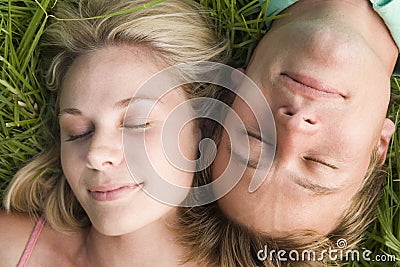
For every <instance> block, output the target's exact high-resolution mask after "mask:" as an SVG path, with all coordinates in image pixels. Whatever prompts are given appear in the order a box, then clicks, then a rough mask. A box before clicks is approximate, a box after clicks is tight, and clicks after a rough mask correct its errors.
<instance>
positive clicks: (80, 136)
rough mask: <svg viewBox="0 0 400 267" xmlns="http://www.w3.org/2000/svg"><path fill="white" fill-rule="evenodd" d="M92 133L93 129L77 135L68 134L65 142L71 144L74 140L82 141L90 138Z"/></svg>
mask: <svg viewBox="0 0 400 267" xmlns="http://www.w3.org/2000/svg"><path fill="white" fill-rule="evenodd" d="M93 133H94V129H92V130H89V131H85V132H82V133H78V134H69V135H68V138H67V139H66V140H65V141H66V142H72V141H75V140H84V139H86V138H88V137H90V136H91V135H92V134H93Z"/></svg>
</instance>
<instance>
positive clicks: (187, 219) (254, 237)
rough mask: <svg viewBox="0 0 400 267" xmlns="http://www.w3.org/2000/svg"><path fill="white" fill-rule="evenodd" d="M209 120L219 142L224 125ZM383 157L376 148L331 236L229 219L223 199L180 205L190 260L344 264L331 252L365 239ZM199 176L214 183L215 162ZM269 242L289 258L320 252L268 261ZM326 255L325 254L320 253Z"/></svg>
mask: <svg viewBox="0 0 400 267" xmlns="http://www.w3.org/2000/svg"><path fill="white" fill-rule="evenodd" d="M226 99H229V98H226ZM230 101H232V99H231V100H230ZM228 104H230V103H228ZM208 123H209V127H210V128H211V129H214V132H212V133H210V136H207V137H209V138H211V139H213V140H214V141H215V143H217V144H218V143H219V142H220V135H221V131H222V128H221V127H220V126H219V125H216V124H215V123H213V122H211V121H209V122H208ZM380 160H381V159H380V157H379V155H378V152H377V149H376V148H375V149H374V150H373V151H372V154H371V159H370V163H369V167H368V170H367V173H366V174H365V176H364V180H363V183H362V185H361V186H360V188H359V190H358V191H357V193H356V194H355V195H354V196H353V198H352V199H351V201H350V203H349V205H348V208H347V209H346V210H345V211H344V213H343V215H342V217H341V219H340V221H339V223H338V224H337V226H336V228H335V229H333V230H332V231H331V232H330V233H328V234H327V235H319V234H317V233H315V232H313V231H303V232H298V233H295V234H292V235H290V236H283V237H279V238H272V237H270V236H268V235H266V234H263V233H260V232H255V231H253V230H251V229H249V228H246V227H245V226H243V225H241V224H239V223H236V222H234V221H232V220H231V219H229V218H227V217H226V216H225V215H224V214H223V212H222V211H221V210H220V209H219V207H218V204H217V202H213V203H211V204H208V205H204V206H198V207H192V208H180V209H179V219H180V220H179V222H178V223H177V224H176V226H175V227H176V231H178V233H179V243H180V244H181V245H182V246H183V247H185V248H186V249H187V251H188V253H187V255H186V258H185V260H186V261H195V262H202V263H205V264H207V266H224V267H236V266H242V267H247V266H327V265H335V266H336V265H339V264H340V262H341V260H340V259H337V260H332V259H330V258H329V257H328V254H327V253H326V252H327V251H329V250H335V249H340V248H342V247H340V245H342V244H340V243H339V242H341V241H340V240H343V239H344V240H345V242H346V248H345V249H354V248H356V246H357V244H358V243H359V242H360V241H361V240H362V237H363V232H364V231H365V229H366V228H367V226H368V225H369V224H370V223H371V222H372V220H373V219H374V218H375V215H376V214H375V210H376V207H377V205H378V201H379V198H380V195H381V193H382V183H383V181H384V178H385V172H384V171H383V168H382V166H381V163H380ZM196 175H197V177H196V178H195V179H194V181H195V182H196V183H197V184H196V185H195V186H201V185H204V184H207V183H209V182H211V177H212V176H211V166H210V167H208V168H207V169H205V170H204V171H203V172H201V173H197V174H196ZM338 245H339V246H338ZM265 247H267V248H268V251H271V250H274V251H275V252H278V251H279V250H282V251H285V252H286V255H285V257H286V258H288V253H289V252H290V251H296V252H298V253H299V254H300V255H301V254H302V252H303V251H305V252H307V251H312V252H314V253H315V255H317V257H316V258H314V259H313V258H311V260H308V258H305V260H302V258H300V260H299V261H297V259H296V260H295V261H291V260H290V259H289V258H288V260H287V261H279V257H278V255H277V253H275V254H274V255H273V257H272V258H270V257H269V255H268V257H267V259H266V260H265V261H261V260H259V259H258V255H257V253H258V251H260V250H263V249H264V248H265ZM323 251H325V253H324V252H323ZM321 255H324V257H322V258H320V256H321ZM343 255H345V254H343ZM311 256H312V255H311ZM307 257H308V255H307ZM350 259H351V258H350ZM343 260H346V259H343Z"/></svg>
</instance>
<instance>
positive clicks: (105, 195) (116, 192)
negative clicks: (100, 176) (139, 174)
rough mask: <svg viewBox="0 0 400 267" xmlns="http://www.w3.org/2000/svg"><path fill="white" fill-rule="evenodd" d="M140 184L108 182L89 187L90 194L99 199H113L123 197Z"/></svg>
mask: <svg viewBox="0 0 400 267" xmlns="http://www.w3.org/2000/svg"><path fill="white" fill-rule="evenodd" d="M141 186H142V183H140V184H133V183H129V184H107V185H99V186H93V187H90V188H89V189H88V191H89V192H90V195H91V196H92V197H93V198H94V199H95V200H97V201H111V200H116V199H119V198H122V197H124V196H126V195H127V194H129V193H132V192H134V191H136V190H137V189H138V188H139V187H141Z"/></svg>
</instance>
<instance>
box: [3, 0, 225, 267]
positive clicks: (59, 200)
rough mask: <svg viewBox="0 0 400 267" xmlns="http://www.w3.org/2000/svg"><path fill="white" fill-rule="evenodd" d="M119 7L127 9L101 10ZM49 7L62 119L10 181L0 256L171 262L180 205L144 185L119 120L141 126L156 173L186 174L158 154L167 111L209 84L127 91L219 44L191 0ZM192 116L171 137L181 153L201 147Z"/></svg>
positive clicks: (209, 91)
mask: <svg viewBox="0 0 400 267" xmlns="http://www.w3.org/2000/svg"><path fill="white" fill-rule="evenodd" d="M144 7H145V8H144ZM121 10H125V11H129V10H131V11H132V10H134V11H132V12H120V14H119V15H113V16H109V15H108V14H111V13H115V12H117V11H121ZM121 13H122V14H121ZM96 16H97V17H98V18H97V19H89V20H87V19H82V18H89V17H96ZM56 17H57V18H58V19H59V21H56V22H54V23H53V24H52V25H51V26H50V27H49V29H48V32H47V40H46V42H45V45H44V50H43V55H45V56H46V57H49V62H50V63H49V68H48V71H47V77H46V79H47V82H48V87H49V89H53V90H55V91H56V92H57V99H58V101H57V106H56V113H57V114H56V120H55V121H54V123H55V124H56V126H57V127H56V128H59V131H56V132H55V133H54V135H55V138H54V140H50V142H51V144H49V146H48V149H47V150H46V151H44V153H43V154H41V155H39V156H38V157H37V158H35V159H34V160H33V161H31V162H30V163H28V164H27V165H26V166H25V167H24V168H22V169H21V170H20V171H19V172H18V173H17V174H16V175H15V177H14V178H13V180H12V181H11V183H10V185H9V187H8V190H7V192H6V195H5V198H4V206H5V207H6V210H7V211H11V212H10V213H5V212H2V213H1V214H0V232H1V234H0V235H1V236H2V238H1V240H2V242H0V244H1V245H0V251H1V252H0V254H1V255H0V259H1V265H2V266H12V265H16V264H17V263H18V266H26V264H27V263H28V262H29V265H31V266H54V265H56V266H177V265H179V264H180V258H181V256H182V254H183V249H182V247H180V246H178V245H177V243H176V242H175V239H176V236H175V234H174V232H173V231H170V226H172V225H174V224H175V221H176V209H175V208H173V207H171V206H169V205H166V204H163V203H160V202H158V201H157V200H154V199H152V198H151V197H150V196H147V195H146V194H145V193H144V192H143V190H142V189H145V188H146V183H147V180H146V177H135V178H134V179H132V177H131V174H130V170H129V169H128V166H127V165H126V163H125V162H126V160H127V159H126V158H125V154H124V153H123V146H122V132H123V133H124V136H128V137H129V138H137V139H140V138H143V137H144V138H145V143H146V148H147V151H148V157H149V159H150V161H151V162H152V163H153V166H154V168H155V169H156V170H157V171H158V172H159V173H161V174H162V177H163V178H164V179H166V180H167V181H169V182H171V183H174V184H178V185H180V186H190V185H191V184H192V180H193V173H191V172H188V171H180V170H176V168H174V167H172V166H171V164H168V161H167V159H166V158H165V157H164V156H163V154H162V153H163V151H162V144H161V143H160V139H161V138H160V136H161V130H162V126H163V122H165V120H166V118H167V117H168V114H169V113H170V112H171V111H172V110H173V109H174V108H175V107H177V106H178V105H179V104H182V103H184V102H185V101H186V100H188V99H189V98H192V97H195V96H211V97H212V96H215V95H216V94H217V93H218V92H217V90H216V89H215V87H199V86H198V85H195V84H188V85H185V86H181V87H179V88H177V89H176V90H172V91H170V92H169V93H168V94H165V95H164V96H162V97H161V98H160V99H155V100H154V99H150V98H148V97H147V96H146V95H136V96H135V98H134V99H133V100H132V101H131V99H132V96H133V95H134V94H136V93H137V92H138V89H139V87H140V86H141V85H142V84H143V83H144V82H145V81H146V80H147V79H149V78H150V77H152V76H153V75H154V74H156V73H158V72H160V71H162V70H163V69H165V68H167V67H169V66H172V65H174V64H179V63H186V62H195V61H200V60H208V61H221V59H222V58H224V57H226V56H227V50H226V44H225V42H224V41H223V40H219V39H218V38H217V37H216V36H215V34H214V32H213V30H212V27H211V24H210V22H209V19H208V17H207V15H206V14H204V12H203V11H202V10H201V8H200V7H199V5H198V4H196V3H192V2H188V1H181V0H167V1H165V2H162V3H158V4H155V5H153V3H152V2H151V1H147V0H137V1H124V0H112V1H102V0H98V1H93V0H91V1H89V0H82V1H79V0H77V1H68V2H60V3H59V6H58V12H57V13H56ZM192 78H195V77H192ZM150 104H151V105H152V106H153V107H154V108H153V109H152V111H151V113H150V115H149V116H148V117H147V116H146V115H147V114H145V112H144V111H143V110H147V107H148V106H149V105H150ZM127 106H129V109H128V111H127V112H126V114H125V111H126V107H127ZM191 112H193V110H192V111H191ZM125 116H126V117H125ZM177 127H182V125H177ZM198 127H199V125H198V123H196V122H193V121H192V122H189V123H187V124H186V125H185V127H183V128H182V131H181V132H180V136H179V142H178V145H179V147H180V148H181V150H182V153H183V154H184V155H185V156H186V157H187V158H189V159H195V158H196V155H197V144H196V143H195V142H194V140H198V139H199V134H198V133H199V128H198ZM132 149H134V148H132ZM143 156H146V155H143ZM133 173H134V172H133ZM180 197H181V199H182V200H183V198H184V197H185V196H180ZM10 226H11V231H9V229H10ZM32 229H33V231H32ZM31 232H32V234H31V236H30V237H29V234H30V233H31ZM28 237H29V240H28ZM10 240H12V246H10V243H9V242H10ZM27 240H28V241H27ZM60 244H62V245H60ZM24 247H25V250H24ZM155 256H156V257H155ZM188 264H189V265H191V264H192V263H188Z"/></svg>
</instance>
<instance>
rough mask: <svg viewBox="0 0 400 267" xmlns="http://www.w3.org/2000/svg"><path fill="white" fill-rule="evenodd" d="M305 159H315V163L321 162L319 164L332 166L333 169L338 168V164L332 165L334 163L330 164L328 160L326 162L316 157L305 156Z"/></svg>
mask: <svg viewBox="0 0 400 267" xmlns="http://www.w3.org/2000/svg"><path fill="white" fill-rule="evenodd" d="M304 159H305V160H309V161H313V162H315V163H319V164H322V165H325V166H327V167H330V168H332V169H337V167H336V166H334V165H332V164H329V163H327V162H325V161H322V160H319V159H316V158H312V157H304Z"/></svg>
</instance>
